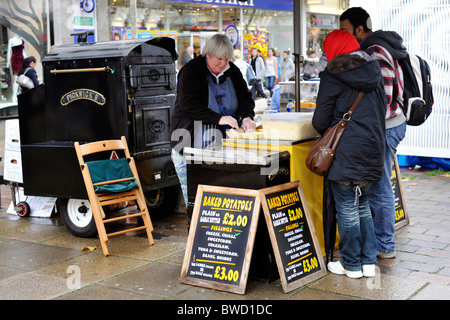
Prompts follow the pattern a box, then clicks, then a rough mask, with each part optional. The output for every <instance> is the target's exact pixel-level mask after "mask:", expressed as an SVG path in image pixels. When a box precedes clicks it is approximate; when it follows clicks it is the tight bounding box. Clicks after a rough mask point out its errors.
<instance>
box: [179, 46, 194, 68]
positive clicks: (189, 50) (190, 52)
mask: <svg viewBox="0 0 450 320" xmlns="http://www.w3.org/2000/svg"><path fill="white" fill-rule="evenodd" d="M192 59H194V48H193V47H192V46H189V47H187V48H186V53H185V54H184V56H183V61H181V65H182V66H184V65H185V64H186V63H188V62H189V61H191V60H192Z"/></svg>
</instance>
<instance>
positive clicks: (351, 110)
mask: <svg viewBox="0 0 450 320" xmlns="http://www.w3.org/2000/svg"><path fill="white" fill-rule="evenodd" d="M363 96H364V92H360V93H359V94H358V97H356V100H355V102H353V105H352V106H351V108H350V109H349V110H348V111H347V113H345V114H344V115H343V116H342V119H343V120H345V121H347V122H348V121H350V119H351V118H352V114H353V112H355V109H356V107H357V106H358V104H359V103H360V101H361V99H362V97H363Z"/></svg>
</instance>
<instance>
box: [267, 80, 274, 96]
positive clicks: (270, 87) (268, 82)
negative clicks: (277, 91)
mask: <svg viewBox="0 0 450 320" xmlns="http://www.w3.org/2000/svg"><path fill="white" fill-rule="evenodd" d="M273 87H275V76H270V77H266V88H267V90H269V92H270V96H271V97H272V93H273V92H272V89H273Z"/></svg>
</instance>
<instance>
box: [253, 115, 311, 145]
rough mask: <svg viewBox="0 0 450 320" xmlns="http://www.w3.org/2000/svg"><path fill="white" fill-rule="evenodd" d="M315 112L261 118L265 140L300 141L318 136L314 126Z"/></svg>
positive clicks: (263, 116)
mask: <svg viewBox="0 0 450 320" xmlns="http://www.w3.org/2000/svg"><path fill="white" fill-rule="evenodd" d="M313 114H314V113H313V112H280V113H270V114H264V115H262V116H261V120H262V125H263V132H264V138H265V139H267V140H288V141H298V140H304V139H310V138H314V137H317V136H318V133H317V131H316V130H315V129H314V127H313V126H312V123H311V121H312V117H313Z"/></svg>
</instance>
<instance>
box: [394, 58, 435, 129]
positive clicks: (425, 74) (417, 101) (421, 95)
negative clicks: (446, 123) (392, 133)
mask: <svg viewBox="0 0 450 320" xmlns="http://www.w3.org/2000/svg"><path fill="white" fill-rule="evenodd" d="M398 62H399V64H400V66H401V67H402V70H403V87H404V93H403V113H404V114H405V116H406V123H407V124H408V125H410V126H419V125H421V124H422V123H424V122H425V120H427V118H428V117H429V115H430V114H431V111H432V107H433V104H434V98H433V89H432V87H431V72H430V67H429V66H428V63H427V62H426V61H425V60H423V59H422V58H420V57H419V56H416V55H409V54H408V55H407V56H406V58H404V59H399V60H398Z"/></svg>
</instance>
